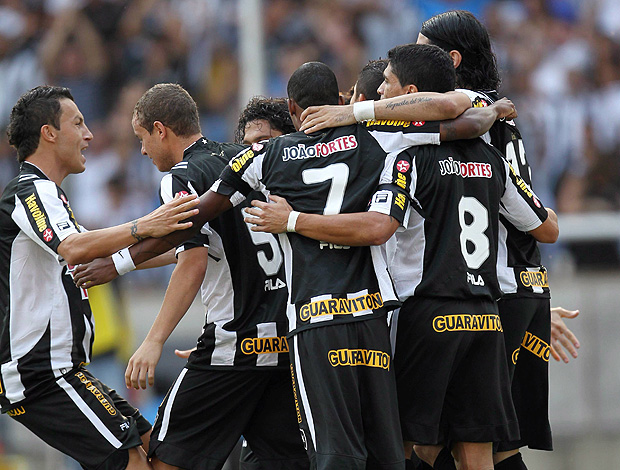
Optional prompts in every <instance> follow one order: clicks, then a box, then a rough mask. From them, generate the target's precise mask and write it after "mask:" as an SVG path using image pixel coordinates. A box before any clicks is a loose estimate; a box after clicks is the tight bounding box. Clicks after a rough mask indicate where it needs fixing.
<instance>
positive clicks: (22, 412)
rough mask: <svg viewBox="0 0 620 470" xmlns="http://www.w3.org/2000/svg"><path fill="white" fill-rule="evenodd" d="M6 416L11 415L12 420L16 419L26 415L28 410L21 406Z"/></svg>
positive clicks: (8, 412)
mask: <svg viewBox="0 0 620 470" xmlns="http://www.w3.org/2000/svg"><path fill="white" fill-rule="evenodd" d="M6 414H7V415H9V416H10V417H11V418H15V417H16V416H21V415H25V414H26V410H25V409H24V407H23V406H20V407H19V408H13V409H12V410H9V411H7V412H6Z"/></svg>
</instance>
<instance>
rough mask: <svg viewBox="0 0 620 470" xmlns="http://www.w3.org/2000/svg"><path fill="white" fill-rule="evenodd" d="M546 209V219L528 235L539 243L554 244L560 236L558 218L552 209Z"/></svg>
mask: <svg viewBox="0 0 620 470" xmlns="http://www.w3.org/2000/svg"><path fill="white" fill-rule="evenodd" d="M546 209H547V213H548V214H549V216H548V217H547V219H546V220H545V221H544V222H543V223H542V224H541V225H540V226H538V227H537V228H535V229H534V230H530V232H529V233H530V235H532V236H533V237H534V238H535V239H536V240H537V241H539V242H541V243H555V242H556V241H557V239H558V236H559V235H560V228H559V226H558V216H557V215H556V213H555V212H554V211H553V209H549V208H548V207H547V208H546Z"/></svg>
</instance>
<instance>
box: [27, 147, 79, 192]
mask: <svg viewBox="0 0 620 470" xmlns="http://www.w3.org/2000/svg"><path fill="white" fill-rule="evenodd" d="M25 161H26V162H28V163H31V164H33V165H34V166H36V167H37V168H38V169H39V170H41V171H42V172H43V174H44V175H45V176H47V177H48V178H49V179H50V180H52V181H53V182H54V183H56V185H57V186H60V185H61V184H62V182H63V181H64V179H65V178H66V177H67V175H68V174H69V173H68V172H67V171H66V170H65V169H64V168H63V167H62V166H61V165H58V164H57V162H56V159H55V158H54V155H50V154H47V153H44V152H41V151H36V152H35V153H33V154H32V155H30V156H29V157H28V158H26V160H25Z"/></svg>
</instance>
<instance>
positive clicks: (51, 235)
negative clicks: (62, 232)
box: [43, 228, 54, 242]
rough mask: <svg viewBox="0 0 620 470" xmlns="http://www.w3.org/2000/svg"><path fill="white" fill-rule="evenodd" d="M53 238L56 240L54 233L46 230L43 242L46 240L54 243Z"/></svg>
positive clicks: (49, 229)
mask: <svg viewBox="0 0 620 470" xmlns="http://www.w3.org/2000/svg"><path fill="white" fill-rule="evenodd" d="M52 238H54V232H53V231H52V229H51V228H46V229H45V230H44V231H43V240H45V241H46V242H50V241H52Z"/></svg>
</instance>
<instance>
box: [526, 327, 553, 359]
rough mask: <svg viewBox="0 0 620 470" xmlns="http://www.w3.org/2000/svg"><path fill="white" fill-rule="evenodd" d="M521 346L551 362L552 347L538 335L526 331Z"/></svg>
mask: <svg viewBox="0 0 620 470" xmlns="http://www.w3.org/2000/svg"><path fill="white" fill-rule="evenodd" d="M521 346H522V347H524V348H525V349H527V350H528V351H529V352H531V353H532V354H534V355H535V356H538V357H540V358H541V359H542V360H543V361H545V362H549V355H550V354H551V348H550V347H549V345H548V344H547V343H546V342H544V341H543V340H542V339H540V338H539V337H538V336H536V335H533V334H532V333H530V332H529V331H526V332H525V336H524V337H523V342H522V343H521Z"/></svg>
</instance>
